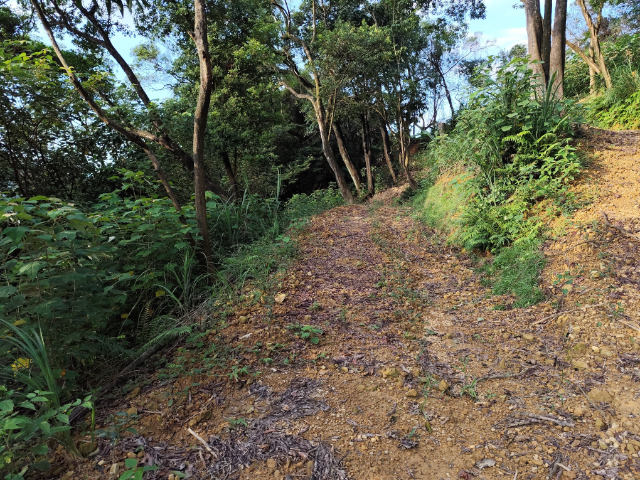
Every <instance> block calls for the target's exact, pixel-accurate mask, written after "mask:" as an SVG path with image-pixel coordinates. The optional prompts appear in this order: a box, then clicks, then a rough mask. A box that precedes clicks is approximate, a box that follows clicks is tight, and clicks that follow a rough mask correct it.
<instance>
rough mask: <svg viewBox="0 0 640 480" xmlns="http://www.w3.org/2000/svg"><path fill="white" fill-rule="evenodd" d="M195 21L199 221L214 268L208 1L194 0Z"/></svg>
mask: <svg viewBox="0 0 640 480" xmlns="http://www.w3.org/2000/svg"><path fill="white" fill-rule="evenodd" d="M193 3H194V10H195V21H194V29H193V30H194V33H193V40H194V42H195V44H196V49H197V50H198V63H199V65H200V88H199V92H198V103H197V104H196V111H195V118H194V121H193V164H194V165H193V166H194V168H193V171H194V183H195V205H196V222H197V223H198V230H199V231H200V236H201V237H202V244H201V247H202V248H201V249H202V253H203V254H204V256H205V257H206V263H207V266H208V270H209V271H211V270H212V269H213V255H212V252H211V241H210V239H209V227H208V225H207V199H206V196H205V192H206V182H205V177H206V171H205V165H204V147H205V141H204V140H205V132H206V128H207V116H208V114H209V105H210V103H211V79H212V72H211V57H210V54H209V41H208V39H207V11H206V8H205V3H204V0H194V2H193Z"/></svg>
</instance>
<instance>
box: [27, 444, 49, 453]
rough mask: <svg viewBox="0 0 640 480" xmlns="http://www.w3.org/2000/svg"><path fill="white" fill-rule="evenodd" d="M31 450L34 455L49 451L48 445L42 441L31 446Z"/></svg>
mask: <svg viewBox="0 0 640 480" xmlns="http://www.w3.org/2000/svg"><path fill="white" fill-rule="evenodd" d="M31 451H32V452H33V453H34V454H35V455H46V454H47V453H48V452H49V447H47V446H46V445H45V444H44V443H41V444H40V445H36V446H35V447H33V448H32V449H31Z"/></svg>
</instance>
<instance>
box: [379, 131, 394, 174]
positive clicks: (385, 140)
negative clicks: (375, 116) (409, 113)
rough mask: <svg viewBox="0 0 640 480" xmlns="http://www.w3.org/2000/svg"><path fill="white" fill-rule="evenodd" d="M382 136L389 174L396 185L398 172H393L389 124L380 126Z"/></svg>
mask: <svg viewBox="0 0 640 480" xmlns="http://www.w3.org/2000/svg"><path fill="white" fill-rule="evenodd" d="M380 134H381V135H382V148H383V150H384V159H385V161H386V162H387V167H388V168H389V173H390V174H391V178H393V183H396V181H397V178H396V172H394V171H393V164H392V163H391V142H390V141H389V131H388V130H387V124H386V123H385V122H384V120H383V121H382V123H381V124H380Z"/></svg>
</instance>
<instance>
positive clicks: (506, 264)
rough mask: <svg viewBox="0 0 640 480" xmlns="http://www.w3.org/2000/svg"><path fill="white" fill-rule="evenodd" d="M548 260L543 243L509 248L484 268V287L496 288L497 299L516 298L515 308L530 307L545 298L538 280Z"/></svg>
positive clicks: (527, 243)
mask: <svg viewBox="0 0 640 480" xmlns="http://www.w3.org/2000/svg"><path fill="white" fill-rule="evenodd" d="M545 263H546V260H545V258H544V255H543V254H542V252H540V242H539V241H529V242H520V243H515V244H513V245H511V246H509V247H505V248H503V249H501V250H500V252H499V253H498V254H497V255H496V256H495V257H494V258H493V261H490V262H487V263H485V264H484V265H482V266H481V267H480V269H479V270H480V272H481V273H482V274H484V278H483V283H484V284H485V285H487V286H492V288H493V293H494V294H495V295H505V294H514V295H515V296H516V297H517V300H516V302H515V303H514V304H513V306H514V307H529V306H531V305H535V304H536V303H538V302H540V301H541V300H543V298H544V294H543V293H542V290H541V289H540V287H539V286H538V278H539V277H540V273H541V272H542V269H543V268H544V266H545Z"/></svg>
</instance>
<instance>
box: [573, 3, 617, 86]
mask: <svg viewBox="0 0 640 480" xmlns="http://www.w3.org/2000/svg"><path fill="white" fill-rule="evenodd" d="M576 3H577V4H578V6H579V7H580V10H581V11H582V16H583V17H584V21H585V22H586V23H587V28H588V29H589V36H590V37H591V48H593V56H594V58H595V60H596V63H597V64H598V68H599V70H600V75H602V78H604V84H605V85H606V87H607V89H609V88H611V87H612V86H613V83H612V81H611V75H610V74H609V70H608V69H607V65H606V62H605V58H604V55H603V54H602V50H601V48H600V39H599V38H598V33H599V30H600V25H601V24H602V7H601V8H600V10H599V11H598V19H597V20H598V21H597V24H595V23H594V22H593V19H592V18H591V14H590V13H589V9H588V8H587V5H586V3H585V1H584V0H576Z"/></svg>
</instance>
